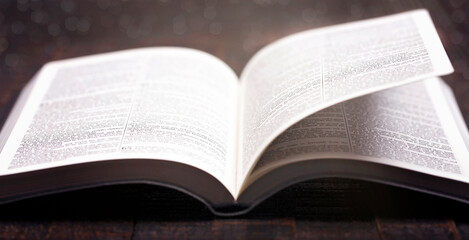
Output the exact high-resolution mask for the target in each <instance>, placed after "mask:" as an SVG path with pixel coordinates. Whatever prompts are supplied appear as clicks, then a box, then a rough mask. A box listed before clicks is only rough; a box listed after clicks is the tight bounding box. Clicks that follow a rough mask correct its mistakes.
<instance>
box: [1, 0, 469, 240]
mask: <svg viewBox="0 0 469 240" xmlns="http://www.w3.org/2000/svg"><path fill="white" fill-rule="evenodd" d="M417 8H427V9H428V10H429V11H430V13H431V15H432V17H433V21H434V22H435V25H436V27H437V30H438V33H439V35H440V38H441V40H442V42H443V44H444V46H445V48H446V51H447V53H448V55H449V58H450V59H451V61H452V63H453V65H454V67H455V73H453V74H452V75H450V76H445V77H444V79H445V80H446V81H447V82H448V83H449V84H450V85H451V87H452V88H453V90H454V91H455V94H456V97H457V101H458V103H459V106H460V108H461V111H462V112H463V115H464V119H465V121H466V124H467V123H468V121H469V68H468V66H469V47H468V46H469V35H468V32H469V3H468V2H465V1H464V0H451V1H441V2H440V1H433V0H432V1H424V0H421V1H417V0H412V1H411V0H389V1H376V0H368V1H357V0H348V1H345V0H343V1H326V0H322V1H293V0H255V1H243V0H234V1H216V0H206V1H170V0H159V1H124V0H122V1H111V0H97V1H95V0H88V1H78V0H62V1H58V0H57V1H51V0H35V1H28V0H25V1H20V0H18V1H0V124H2V123H3V121H4V120H5V118H6V117H7V115H8V113H9V111H10V110H11V107H12V105H13V103H14V101H15V99H16V97H17V95H18V93H19V91H20V90H21V89H22V88H23V86H24V85H25V84H26V83H27V82H28V81H29V80H30V79H31V77H32V76H33V75H34V73H35V72H36V71H38V69H39V68H40V67H41V66H42V65H43V64H44V63H46V62H49V61H52V60H57V59H64V58H70V57H76V56H83V55H89V54H94V53H101V52H109V51H115V50H121V49H128V48H136V47H147V46H168V45H171V46H185V47H191V48H197V49H200V50H203V51H206V52H209V53H211V54H213V55H216V56H217V57H219V58H221V59H222V60H224V61H225V62H226V63H227V64H228V65H230V66H231V67H232V68H233V69H235V71H236V73H237V74H239V73H240V72H241V70H242V68H243V66H244V65H245V63H246V62H247V61H248V59H249V58H250V57H251V56H252V55H253V54H254V53H255V52H256V51H258V50H259V49H260V48H261V47H263V46H265V45H266V44H268V43H270V42H272V41H274V40H276V39H279V38H281V37H284V36H287V35H289V34H292V33H295V32H298V31H302V30H306V29H312V28H317V27H322V26H328V25H334V24H339V23H344V22H349V21H353V20H358V19H366V18H371V17H377V16H382V15H387V14H392V13H397V12H402V11H406V10H411V9H417ZM175 237H178V238H195V239H199V238H217V239H244V238H252V239H270V238H281V239H292V238H305V239H308V238H311V239H335V238H351V239H403V238H411V239H414V238H415V239H434V238H435V239H464V238H469V205H466V204H462V203H459V202H456V201H452V200H448V199H443V198H439V197H436V196H430V195H427V194H423V193H418V192H413V191H409V190H404V189H399V188H395V187H389V186H385V185H381V184H375V183H369V182H362V181H355V180H347V179H323V180H315V181H309V182H304V183H301V184H297V185H294V186H292V187H289V188H287V189H285V190H283V191H281V192H280V193H278V194H276V195H275V196H273V197H271V198H269V199H268V200H267V201H265V202H264V203H262V204H261V205H259V206H258V207H257V208H255V209H254V210H253V211H252V212H251V213H249V214H247V215H245V216H241V217H236V218H219V217H215V216H213V215H212V214H211V213H210V212H209V211H208V210H207V208H206V207H205V206H204V205H202V204H201V203H200V202H198V201H197V200H195V199H193V198H191V197H189V196H187V195H184V194H182V193H180V192H177V191H174V190H170V189H165V188H160V187H154V186H147V185H125V186H109V187H100V188H94V189H88V190H81V191H75V192H69V193H64V194H56V195H52V196H46V197H38V198H34V199H30V200H24V201H20V202H16V203H12V204H7V205H2V206H0V238H1V239H4V238H7V239H8V238H12V239H35V238H39V239H48V238H59V239H63V238H67V239H68V238H79V239H80V238H84V239H146V238H158V239H173V238H175Z"/></svg>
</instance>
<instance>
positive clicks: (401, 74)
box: [238, 10, 453, 184]
mask: <svg viewBox="0 0 469 240" xmlns="http://www.w3.org/2000/svg"><path fill="white" fill-rule="evenodd" d="M452 71H453V69H452V67H451V64H450V63H449V60H448V58H447V56H446V53H445V52H444V49H443V47H442V45H441V42H440V40H439V38H438V35H437V33H436V30H435V28H434V26H433V24H432V22H431V19H430V17H429V15H428V13H427V12H426V11H424V10H419V11H412V12H407V13H402V14H397V15H393V16H389V17H383V18H377V19H372V20H367V21H360V22H356V23H349V24H343V25H339V26H333V27H328V28H323V29H318V30H311V31H306V32H303V33H299V34H295V35H293V36H290V37H287V38H285V39H282V40H280V41H278V42H276V43H274V44H271V45H270V46H268V47H266V48H265V49H263V50H261V51H260V52H259V53H258V54H256V56H255V57H254V58H253V59H252V60H251V61H250V62H249V64H248V65H247V67H246V68H245V70H244V71H243V73H242V76H241V84H242V101H243V104H242V107H243V109H242V110H241V114H242V115H241V117H242V122H241V124H242V126H241V129H242V131H241V133H242V136H241V138H240V155H241V156H240V159H242V161H241V162H240V164H238V184H239V183H240V182H242V181H243V179H244V177H245V176H246V175H247V174H248V173H249V171H250V169H252V167H253V165H254V163H255V162H256V160H257V159H258V158H259V156H260V154H261V153H262V152H263V150H264V149H265V148H266V147H267V146H268V145H269V143H270V142H271V141H272V140H273V139H275V138H276V137H277V136H278V135H280V134H281V133H282V132H283V131H284V130H285V129H287V128H288V127H290V126H291V125H293V124H294V123H295V122H298V121H299V120H301V119H303V118H304V117H306V116H309V115H311V114H312V113H314V112H316V111H319V110H321V109H324V108H326V107H328V106H331V105H333V104H336V103H338V102H341V101H345V100H347V99H351V98H354V97H357V96H361V95H365V94H368V93H371V92H375V91H378V90H382V89H386V88H390V87H394V86H398V85H402V84H405V83H409V82H412V81H415V80H419V79H423V78H427V77H430V76H435V75H441V74H447V73H450V72H452Z"/></svg>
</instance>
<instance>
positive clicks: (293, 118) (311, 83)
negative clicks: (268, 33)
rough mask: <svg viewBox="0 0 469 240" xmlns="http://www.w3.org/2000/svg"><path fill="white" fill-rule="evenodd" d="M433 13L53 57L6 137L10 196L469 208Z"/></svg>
mask: <svg viewBox="0 0 469 240" xmlns="http://www.w3.org/2000/svg"><path fill="white" fill-rule="evenodd" d="M452 71H453V68H452V66H451V63H450V61H449V59H448V57H447V55H446V53H445V51H444V48H443V45H442V43H441V42H440V40H439V38H438V34H437V32H436V29H435V27H434V26H433V23H432V21H431V18H430V16H429V14H428V12H427V11H426V10H415V11H410V12H405V13H400V14H395V15H391V16H385V17H380V18H375V19H370V20H362V21H358V22H353V23H346V24H341V25H336V26H330V27H325V28H320V29H313V30H309V31H305V32H300V33H297V34H293V35H291V36H287V37H285V38H283V39H280V40H278V41H275V42H274V43H271V44H269V45H268V46H266V47H264V48H263V49H261V50H260V51H259V52H258V53H256V54H255V55H254V56H253V57H252V58H251V60H250V61H249V62H248V63H247V64H246V66H245V68H244V70H243V71H242V73H241V75H240V76H239V77H238V76H237V75H236V74H235V73H234V71H233V70H232V69H231V68H230V67H229V66H227V65H226V64H225V63H224V62H222V61H221V60H220V59H218V58H216V57H214V56H212V55H210V54H208V53H204V52H202V51H199V50H195V49H188V48H182V47H150V48H141V49H132V50H123V51H118V52H111V53H104V54H97V55H92V56H84V57H78V58H74V59H66V60H59V61H54V62H50V63H47V64H45V65H44V66H43V67H42V68H41V70H40V71H39V72H38V73H37V74H36V75H35V76H34V77H33V79H32V80H31V81H30V82H29V84H28V85H27V86H26V87H25V88H24V89H23V91H22V92H21V94H20V96H19V98H18V100H17V101H16V104H15V106H14V107H13V109H12V111H11V112H10V115H9V117H8V119H7V120H6V122H5V124H4V125H3V128H2V131H1V135H0V149H1V153H0V203H7V202H12V201H17V200H19V199H25V198H30V197H34V196H39V195H45V194H51V193H57V192H63V191H70V190H74V189H83V188H89V187H96V186H103V185H110V184H128V183H148V184H155V185H160V186H166V187H169V188H173V189H177V190H180V191H182V192H185V193H187V194H189V195H191V196H193V197H195V198H197V199H198V200H200V201H202V202H203V203H205V204H206V205H207V206H208V208H209V209H210V210H211V211H212V212H213V213H215V214H218V215H236V214H242V213H245V212H247V211H249V210H250V209H252V208H253V207H254V206H256V204H258V203H259V202H261V201H262V200H264V199H266V198H268V197H269V196H271V195H272V194H274V193H275V192H278V191H279V190H281V189H283V188H285V187H287V186H289V185H292V184H295V183H297V182H300V181H304V180H308V179H316V178H324V177H343V178H352V179H363V180H368V181H374V182H380V183H385V184H390V185H395V186H401V187H404V188H409V189H415V190H417V191H424V192H428V193H431V194H436V195H441V196H446V197H449V198H453V199H456V200H459V201H466V202H469V175H468V174H469V165H468V163H466V162H465V161H466V160H467V159H469V151H468V148H467V146H468V145H467V144H468V143H469V141H468V140H469V138H468V134H467V128H466V125H465V124H464V120H463V118H462V116H461V113H460V111H459V108H458V106H457V104H456V101H455V99H454V96H453V95H452V92H451V90H450V89H449V87H448V86H447V85H446V84H445V83H444V81H443V80H441V79H440V78H439V76H441V75H445V74H449V73H451V72H452Z"/></svg>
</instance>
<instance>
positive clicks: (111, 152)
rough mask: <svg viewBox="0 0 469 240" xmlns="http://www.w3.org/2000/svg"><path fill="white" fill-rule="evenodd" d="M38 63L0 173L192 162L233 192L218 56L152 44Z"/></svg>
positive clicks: (228, 113) (225, 81)
mask: <svg viewBox="0 0 469 240" xmlns="http://www.w3.org/2000/svg"><path fill="white" fill-rule="evenodd" d="M44 69H45V70H43V71H42V72H41V73H40V74H39V76H38V81H37V85H36V87H35V89H34V92H33V93H32V94H31V96H30V99H29V102H28V104H27V106H26V107H25V108H24V110H23V112H22V116H21V117H20V122H18V123H17V124H16V126H15V129H14V130H13V133H12V134H11V137H10V138H9V140H8V142H7V143H6V146H5V147H4V151H2V152H1V155H0V163H1V165H0V166H1V170H2V171H1V173H2V174H11V173H17V172H22V171H29V170H35V169H43V168H49V167H54V166H60V165H67V164H74V163H83V162H89V161H96V160H107V159H125V158H126V159H138V158H143V159H164V160H171V161H178V162H182V163H185V164H189V165H192V166H194V167H197V168H200V169H202V170H204V171H206V172H208V173H210V174H212V175H213V176H215V177H216V178H217V179H219V180H220V181H221V182H222V183H224V184H225V185H226V186H227V188H228V189H229V190H230V191H233V189H234V179H235V177H234V171H233V170H232V169H233V168H234V167H235V158H234V156H235V143H236V141H235V138H236V135H235V126H236V122H235V121H236V111H237V110H236V107H237V106H236V103H237V95H238V82H237V77H236V75H235V74H234V73H233V71H232V70H231V69H230V68H229V67H228V66H226V64H224V63H223V62H221V61H220V60H218V59H216V58H215V57H213V56H211V55H208V54H206V53H203V52H200V51H196V50H189V49H182V48H153V49H141V50H133V51H123V52H117V53H110V54H102V55H97V56H90V57H84V58H78V59H72V60H65V61H60V62H57V63H53V64H49V65H48V66H47V67H45V68H44ZM23 136H24V137H23Z"/></svg>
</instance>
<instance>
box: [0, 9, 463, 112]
mask: <svg viewBox="0 0 469 240" xmlns="http://www.w3.org/2000/svg"><path fill="white" fill-rule="evenodd" d="M417 8H427V9H428V10H429V11H430V13H431V14H432V17H433V19H434V22H435V24H436V27H437V29H438V32H439V34H440V37H441V39H442V41H443V43H444V45H445V47H446V50H447V51H448V54H449V56H450V59H451V60H452V62H453V64H454V67H455V68H456V71H457V72H458V74H457V78H445V79H446V80H447V81H448V82H450V84H452V81H459V80H462V79H469V68H467V67H466V66H467V65H468V64H467V62H465V60H464V59H465V58H467V56H468V55H469V39H468V37H469V36H468V35H467V34H466V33H467V31H468V28H469V16H467V15H469V3H467V1H464V0H449V1H435V0H428V1H418V0H406V1H397V0H389V1H376V0H365V1H363V0H347V1H346V0H333V1H330V0H314V1H292V0H253V1H243V0H226V1H217V0H197V1H191V0H181V1H171V0H153V1H150V0H135V1H132V0H80V1H78V0H17V1H9V0H0V86H1V87H0V105H2V106H4V105H5V103H7V102H8V101H10V100H11V98H12V97H13V96H12V95H13V94H15V92H18V91H19V90H20V89H21V88H22V87H23V86H24V84H25V83H26V82H27V81H28V80H29V79H30V78H31V77H32V76H33V74H34V73H35V72H36V71H37V70H38V69H39V68H40V67H41V66H42V65H43V64H44V63H46V62H49V61H52V60H57V59H64V58H71V57H76V56H83V55H89V54H95V53H102V52H109V51H115V50H121V49H129V48H138V47H148V46H186V47H191V48H196V49H200V50H203V51H206V52H209V53H211V54H213V55H216V56H217V57H219V58H221V59H222V60H224V61H225V62H226V63H228V65H230V66H231V67H232V68H233V69H234V70H235V71H236V73H238V74H239V73H240V72H241V70H242V68H243V66H244V65H245V64H246V62H247V61H248V60H249V58H250V57H251V56H252V55H253V54H254V53H255V52H256V51H258V50H259V49H260V48H261V47H263V46H265V45H266V44H268V43H270V42H272V41H274V40H276V39H279V38H281V37H284V36H286V35H289V34H292V33H295V32H298V31H302V30H307V29H312V28H317V27H322V26H328V25H333V24H339V23H344V22H349V21H354V20H359V19H365V18H371V17H377V16H382V15H386V14H392V13H397V12H402V11H406V10H411V9H417ZM456 79H457V80H456ZM452 85H453V87H454V85H455V84H452ZM468 90H469V84H467V85H466V87H465V89H464V90H458V91H461V93H462V92H466V93H467V92H468ZM457 95H458V100H459V101H463V100H467V101H469V98H464V99H462V95H463V94H457ZM467 107H468V108H467V109H465V110H467V112H468V113H469V106H467ZM4 111H7V110H4ZM4 111H3V112H0V113H2V114H5V113H4ZM466 116H468V115H466ZM468 117H469V116H468ZM466 119H468V118H467V117H466Z"/></svg>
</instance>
